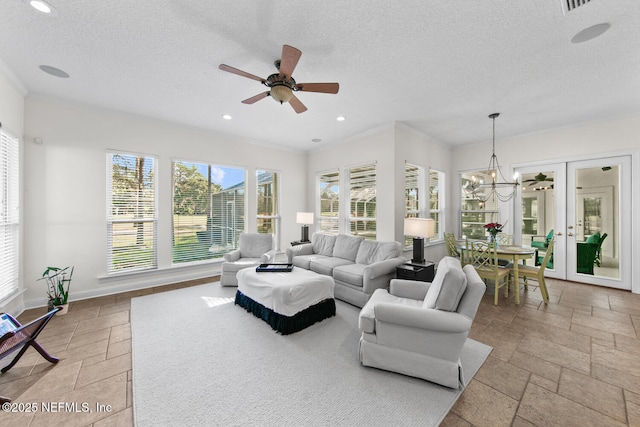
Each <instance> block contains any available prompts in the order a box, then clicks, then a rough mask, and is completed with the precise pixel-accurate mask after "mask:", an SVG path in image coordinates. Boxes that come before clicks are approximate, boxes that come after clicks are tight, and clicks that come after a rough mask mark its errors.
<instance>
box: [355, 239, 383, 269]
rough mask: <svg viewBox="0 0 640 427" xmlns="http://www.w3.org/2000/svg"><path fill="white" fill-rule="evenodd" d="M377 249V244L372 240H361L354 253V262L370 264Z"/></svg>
mask: <svg viewBox="0 0 640 427" xmlns="http://www.w3.org/2000/svg"><path fill="white" fill-rule="evenodd" d="M377 250H378V244H377V243H376V242H374V241H373V240H364V241H362V242H361V243H360V247H359V248H358V255H356V264H365V265H369V264H371V263H372V262H373V257H374V256H375V254H376V251H377Z"/></svg>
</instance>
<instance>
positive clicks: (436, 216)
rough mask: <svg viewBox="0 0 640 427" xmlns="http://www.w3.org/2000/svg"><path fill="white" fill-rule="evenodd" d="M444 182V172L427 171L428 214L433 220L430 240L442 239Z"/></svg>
mask: <svg viewBox="0 0 640 427" xmlns="http://www.w3.org/2000/svg"><path fill="white" fill-rule="evenodd" d="M444 184H445V181H444V172H439V171H436V170H430V171H429V213H430V214H431V218H432V219H433V220H435V222H436V224H435V234H434V237H433V238H432V239H431V241H432V242H433V241H434V240H441V239H444V227H445V224H444V222H445V216H444V208H445V186H444Z"/></svg>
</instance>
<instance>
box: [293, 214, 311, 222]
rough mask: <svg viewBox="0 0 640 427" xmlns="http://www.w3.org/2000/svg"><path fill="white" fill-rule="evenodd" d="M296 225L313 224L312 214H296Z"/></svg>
mask: <svg viewBox="0 0 640 427" xmlns="http://www.w3.org/2000/svg"><path fill="white" fill-rule="evenodd" d="M296 223H297V224H313V212H298V213H296Z"/></svg>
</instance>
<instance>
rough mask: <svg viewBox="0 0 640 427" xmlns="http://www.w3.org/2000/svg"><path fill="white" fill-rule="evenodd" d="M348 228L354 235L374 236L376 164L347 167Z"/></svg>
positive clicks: (372, 237)
mask: <svg viewBox="0 0 640 427" xmlns="http://www.w3.org/2000/svg"><path fill="white" fill-rule="evenodd" d="M349 230H350V232H351V234H352V235H354V236H362V237H364V238H365V239H374V240H375V238H376V165H366V166H358V167H353V168H350V169H349Z"/></svg>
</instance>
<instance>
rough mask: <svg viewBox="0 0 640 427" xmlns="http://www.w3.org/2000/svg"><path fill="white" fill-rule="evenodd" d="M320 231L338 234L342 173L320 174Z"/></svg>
mask: <svg viewBox="0 0 640 427" xmlns="http://www.w3.org/2000/svg"><path fill="white" fill-rule="evenodd" d="M319 181H320V221H319V222H320V231H322V232H324V233H329V234H338V232H339V222H338V216H339V213H340V173H339V172H338V171H334V172H327V173H323V174H320V177H319Z"/></svg>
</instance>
